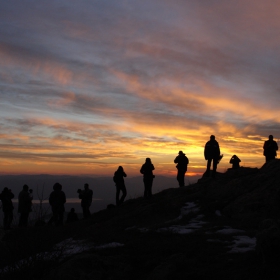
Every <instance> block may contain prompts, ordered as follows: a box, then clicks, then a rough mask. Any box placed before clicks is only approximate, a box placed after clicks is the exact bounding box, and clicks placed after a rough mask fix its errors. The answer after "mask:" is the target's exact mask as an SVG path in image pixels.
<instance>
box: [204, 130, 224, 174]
mask: <svg viewBox="0 0 280 280" xmlns="http://www.w3.org/2000/svg"><path fill="white" fill-rule="evenodd" d="M204 158H205V160H207V168H206V172H205V176H207V177H208V176H209V175H210V168H211V163H212V161H213V171H212V178H215V176H216V170H217V165H218V163H219V161H220V159H221V158H222V156H221V155H220V146H219V143H218V142H217V141H216V139H215V136H214V135H211V136H210V140H209V141H208V142H207V143H206V144H205V147H204Z"/></svg>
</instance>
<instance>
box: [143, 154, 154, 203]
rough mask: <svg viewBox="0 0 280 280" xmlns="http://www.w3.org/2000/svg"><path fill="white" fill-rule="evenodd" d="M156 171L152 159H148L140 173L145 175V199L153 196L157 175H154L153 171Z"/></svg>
mask: <svg viewBox="0 0 280 280" xmlns="http://www.w3.org/2000/svg"><path fill="white" fill-rule="evenodd" d="M154 169H155V167H154V165H153V164H152V161H151V159H150V158H146V161H145V163H144V164H143V165H142V167H141V169H140V173H141V174H143V182H144V197H146V198H149V197H151V196H152V186H153V180H154V178H155V175H154V174H153V170H154Z"/></svg>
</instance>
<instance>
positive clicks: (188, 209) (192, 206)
mask: <svg viewBox="0 0 280 280" xmlns="http://www.w3.org/2000/svg"><path fill="white" fill-rule="evenodd" d="M198 211H199V207H198V206H197V204H196V203H194V202H187V203H185V206H183V207H182V208H181V214H180V216H179V218H178V219H182V218H183V217H184V216H186V215H188V214H189V213H196V212H198Z"/></svg>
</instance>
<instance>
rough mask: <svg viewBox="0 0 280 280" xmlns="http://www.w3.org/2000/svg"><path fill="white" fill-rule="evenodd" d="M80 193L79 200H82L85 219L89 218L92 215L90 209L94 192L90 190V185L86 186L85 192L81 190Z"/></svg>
mask: <svg viewBox="0 0 280 280" xmlns="http://www.w3.org/2000/svg"><path fill="white" fill-rule="evenodd" d="M78 193H79V199H81V206H82V209H83V216H84V218H88V217H90V215H91V214H90V211H89V207H90V205H91V202H92V195H93V192H92V190H91V189H89V186H88V184H85V185H84V190H81V189H79V190H78Z"/></svg>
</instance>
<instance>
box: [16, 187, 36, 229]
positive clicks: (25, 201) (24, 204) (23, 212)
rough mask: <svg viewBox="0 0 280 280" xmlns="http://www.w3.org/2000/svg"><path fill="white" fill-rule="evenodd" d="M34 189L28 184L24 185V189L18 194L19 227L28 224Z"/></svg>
mask: <svg viewBox="0 0 280 280" xmlns="http://www.w3.org/2000/svg"><path fill="white" fill-rule="evenodd" d="M31 193H32V190H29V187H28V185H24V186H23V187H22V191H21V192H20V193H19V195H18V213H20V217H19V227H26V226H27V224H28V217H29V213H30V212H31V211H32V200H33V196H32V194H31Z"/></svg>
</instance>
